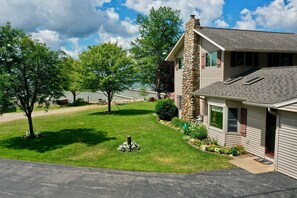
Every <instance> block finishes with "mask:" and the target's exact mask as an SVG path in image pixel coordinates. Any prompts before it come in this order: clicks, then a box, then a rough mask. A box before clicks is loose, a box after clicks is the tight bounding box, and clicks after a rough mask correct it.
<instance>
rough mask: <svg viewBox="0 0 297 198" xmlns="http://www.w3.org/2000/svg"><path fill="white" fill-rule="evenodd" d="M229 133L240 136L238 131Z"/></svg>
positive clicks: (228, 133)
mask: <svg viewBox="0 0 297 198" xmlns="http://www.w3.org/2000/svg"><path fill="white" fill-rule="evenodd" d="M227 135H236V136H240V133H238V132H227Z"/></svg>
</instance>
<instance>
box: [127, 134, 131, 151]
mask: <svg viewBox="0 0 297 198" xmlns="http://www.w3.org/2000/svg"><path fill="white" fill-rule="evenodd" d="M127 143H128V145H129V150H130V151H131V145H132V138H131V136H130V135H128V136H127Z"/></svg>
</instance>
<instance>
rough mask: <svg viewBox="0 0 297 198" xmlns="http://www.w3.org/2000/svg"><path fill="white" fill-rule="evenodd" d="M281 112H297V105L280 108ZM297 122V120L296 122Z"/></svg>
mask: <svg viewBox="0 0 297 198" xmlns="http://www.w3.org/2000/svg"><path fill="white" fill-rule="evenodd" d="M279 110H284V111H292V112H297V103H295V104H291V105H288V106H284V107H281V108H279ZM296 122H297V120H296Z"/></svg>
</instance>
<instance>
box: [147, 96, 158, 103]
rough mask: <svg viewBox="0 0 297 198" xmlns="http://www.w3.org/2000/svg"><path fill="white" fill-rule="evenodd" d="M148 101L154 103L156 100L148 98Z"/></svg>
mask: <svg viewBox="0 0 297 198" xmlns="http://www.w3.org/2000/svg"><path fill="white" fill-rule="evenodd" d="M148 101H149V102H156V101H157V99H156V98H154V97H150V98H149V99H148Z"/></svg>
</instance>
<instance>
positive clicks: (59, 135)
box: [0, 128, 116, 153]
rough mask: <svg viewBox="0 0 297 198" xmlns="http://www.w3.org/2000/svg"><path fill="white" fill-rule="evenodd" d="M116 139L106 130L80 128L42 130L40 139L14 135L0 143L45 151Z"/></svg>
mask: <svg viewBox="0 0 297 198" xmlns="http://www.w3.org/2000/svg"><path fill="white" fill-rule="evenodd" d="M115 139H116V138H115V137H112V138H108V137H107V133H106V132H102V131H95V130H94V129H87V128H80V129H63V130H60V131H55V132H50V131H45V132H41V138H38V139H28V140H25V139H23V138H22V137H12V138H9V139H5V140H1V141H0V145H1V146H2V147H6V148H11V149H20V150H21V149H28V150H35V151H37V152H40V153H44V152H46V151H51V150H55V149H59V148H62V147H64V146H67V145H70V144H73V143H84V144H86V145H88V146H94V145H96V144H99V143H101V142H105V141H109V140H115Z"/></svg>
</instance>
